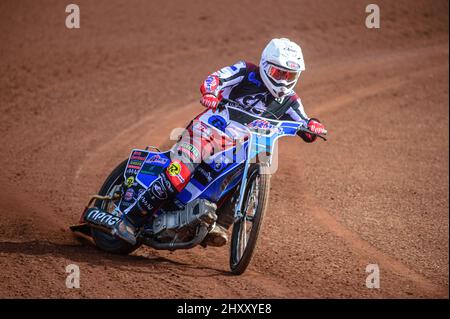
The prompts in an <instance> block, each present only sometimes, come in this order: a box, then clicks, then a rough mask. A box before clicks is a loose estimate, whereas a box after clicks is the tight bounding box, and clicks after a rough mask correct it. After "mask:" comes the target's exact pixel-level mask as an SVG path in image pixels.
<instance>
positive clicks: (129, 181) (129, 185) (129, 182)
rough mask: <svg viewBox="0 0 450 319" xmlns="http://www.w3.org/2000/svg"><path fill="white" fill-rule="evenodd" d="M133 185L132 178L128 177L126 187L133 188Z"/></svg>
mask: <svg viewBox="0 0 450 319" xmlns="http://www.w3.org/2000/svg"><path fill="white" fill-rule="evenodd" d="M133 183H134V177H128V178H127V186H128V187H131V186H133Z"/></svg>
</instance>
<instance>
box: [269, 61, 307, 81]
mask: <svg viewBox="0 0 450 319" xmlns="http://www.w3.org/2000/svg"><path fill="white" fill-rule="evenodd" d="M268 74H269V76H270V77H271V78H272V79H274V80H275V81H285V82H287V83H289V82H292V81H295V80H296V79H297V78H298V75H299V74H300V72H295V71H286V70H282V69H280V68H277V67H276V66H274V65H271V66H269V72H268Z"/></svg>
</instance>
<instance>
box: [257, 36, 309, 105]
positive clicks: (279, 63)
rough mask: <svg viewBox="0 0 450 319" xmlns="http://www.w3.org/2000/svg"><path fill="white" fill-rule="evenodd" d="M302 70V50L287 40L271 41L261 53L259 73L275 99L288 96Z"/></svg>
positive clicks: (303, 68)
mask: <svg viewBox="0 0 450 319" xmlns="http://www.w3.org/2000/svg"><path fill="white" fill-rule="evenodd" d="M304 70H305V61H304V60H303V53H302V49H301V48H300V46H299V45H298V44H296V43H295V42H292V41H291V40H289V39H286V38H281V39H272V40H271V41H270V42H269V44H268V45H267V46H266V47H265V48H264V50H263V52H262V56H261V61H260V63H259V73H260V74H261V78H262V80H263V82H264V84H265V85H266V87H267V89H268V90H269V91H270V93H272V95H273V96H274V97H276V98H282V97H284V96H285V95H288V94H290V93H291V92H292V91H293V88H294V86H295V84H297V80H298V78H299V76H300V73H301V72H302V71H304Z"/></svg>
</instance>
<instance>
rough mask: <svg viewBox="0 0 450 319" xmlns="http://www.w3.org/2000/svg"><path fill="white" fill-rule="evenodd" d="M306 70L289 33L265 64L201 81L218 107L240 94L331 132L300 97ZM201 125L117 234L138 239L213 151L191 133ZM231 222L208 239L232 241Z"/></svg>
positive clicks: (253, 106)
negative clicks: (307, 110) (296, 89)
mask: <svg viewBox="0 0 450 319" xmlns="http://www.w3.org/2000/svg"><path fill="white" fill-rule="evenodd" d="M304 70H305V63H304V60H303V54H302V50H301V48H300V46H298V45H297V44H296V43H294V42H292V41H290V40H289V39H286V38H281V39H273V40H271V41H270V42H269V44H268V45H267V46H266V47H265V49H264V50H263V52H262V56H261V60H260V63H259V66H257V65H254V64H252V63H249V62H243V61H240V62H237V63H236V64H234V65H231V66H228V67H225V68H223V69H221V70H219V71H217V72H214V73H213V74H211V75H209V76H208V77H207V78H206V80H205V81H204V82H203V84H202V85H201V87H200V91H201V94H202V97H201V100H200V103H201V104H202V105H203V106H205V107H207V108H209V109H212V110H213V111H215V110H216V108H217V106H218V104H219V101H220V100H221V98H227V99H231V100H235V101H238V102H240V103H241V104H243V105H245V106H246V110H247V111H248V112H251V113H254V114H256V115H259V114H261V113H263V112H264V111H266V110H270V111H271V112H272V113H275V114H278V115H279V116H280V117H279V119H284V120H293V121H301V122H304V123H305V125H307V127H308V129H309V130H310V131H312V132H314V133H316V134H322V133H325V132H326V130H325V127H324V126H323V125H322V124H321V123H320V122H319V121H318V120H317V119H313V118H309V117H308V116H307V115H306V113H305V111H304V109H303V105H302V102H301V100H300V98H299V97H298V96H297V94H296V93H295V92H294V90H293V89H294V87H295V85H296V83H297V81H298V78H299V76H300V74H301V72H302V71H304ZM195 129H196V128H195V126H194V125H193V124H192V123H191V125H190V126H189V127H188V128H187V129H186V132H187V136H186V138H181V139H180V141H178V142H177V143H176V144H175V145H174V147H173V148H172V149H171V164H170V165H169V166H168V168H167V169H166V170H165V171H164V172H162V173H161V174H160V175H159V177H158V178H157V179H156V180H155V181H154V182H153V183H152V184H151V185H150V186H149V187H148V189H147V190H146V191H145V192H143V193H142V194H141V195H140V196H139V198H138V199H137V200H136V202H135V203H134V205H133V206H130V207H129V208H128V209H127V210H125V212H124V213H125V214H126V215H125V217H124V219H123V220H122V221H121V222H119V223H118V224H117V225H116V227H115V229H114V233H115V235H116V236H119V237H120V238H122V239H123V240H125V241H127V242H129V243H131V244H135V243H136V235H137V234H136V232H137V230H138V229H139V228H140V227H141V226H142V225H143V223H144V222H145V220H146V219H147V218H149V217H150V216H152V214H153V213H154V212H155V211H156V210H158V209H159V208H160V207H161V206H162V205H163V204H164V203H166V202H167V201H168V200H170V199H173V198H174V197H175V196H176V195H177V194H178V193H179V192H180V191H181V190H182V189H183V188H184V187H185V186H186V184H187V183H188V182H189V179H190V177H191V176H192V175H193V173H194V170H195V169H196V168H197V167H198V165H199V164H200V162H201V160H199V158H200V157H201V158H203V159H204V158H205V157H207V155H205V154H207V153H208V152H210V149H208V143H204V141H200V142H198V143H197V144H195V145H193V142H192V139H191V138H192V134H194V133H195V132H194V131H195ZM299 136H300V137H301V138H302V139H303V140H304V141H305V142H307V143H311V142H314V141H315V139H316V136H315V135H311V134H309V133H305V132H301V133H299ZM190 137H191V138H190ZM198 150H200V151H198ZM161 195H162V196H161ZM224 226H225V227H224ZM227 226H229V225H219V224H218V223H216V224H215V227H214V228H213V229H212V230H211V231H210V233H209V234H208V235H207V237H206V238H205V241H204V244H205V245H211V246H222V245H224V244H226V242H227V240H228V239H227V233H226V227H227Z"/></svg>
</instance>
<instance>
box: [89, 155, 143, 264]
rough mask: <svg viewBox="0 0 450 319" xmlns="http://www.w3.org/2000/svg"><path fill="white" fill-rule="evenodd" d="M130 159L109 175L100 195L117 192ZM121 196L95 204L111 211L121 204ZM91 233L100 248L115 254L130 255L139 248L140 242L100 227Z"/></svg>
mask: <svg viewBox="0 0 450 319" xmlns="http://www.w3.org/2000/svg"><path fill="white" fill-rule="evenodd" d="M127 162H128V160H125V161H123V162H122V163H120V164H119V165H118V166H117V167H116V168H115V169H114V170H113V171H112V172H111V174H110V175H109V176H108V178H107V179H106V181H105V183H103V186H102V187H101V188H100V191H99V195H101V196H111V197H112V196H113V195H114V194H115V193H117V192H118V191H119V190H120V188H121V186H122V184H123V182H124V177H123V173H124V171H125V168H126V166H127ZM119 202H120V198H119V199H116V200H100V199H98V200H96V201H95V203H94V206H95V207H97V208H100V209H102V210H104V211H107V212H109V213H111V212H112V211H113V210H114V209H115V208H116V206H117V205H118V204H119ZM91 234H92V238H93V239H94V242H95V244H96V246H97V247H98V248H100V249H101V250H104V251H107V252H109V253H113V254H120V255H128V254H130V253H132V252H133V251H134V250H136V249H137V248H139V246H140V244H136V245H131V244H129V243H127V242H126V241H123V240H122V239H120V238H117V237H115V236H113V235H110V234H108V233H105V232H104V231H101V230H100V229H98V228H94V227H91Z"/></svg>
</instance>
